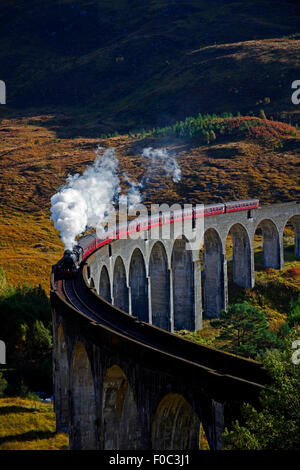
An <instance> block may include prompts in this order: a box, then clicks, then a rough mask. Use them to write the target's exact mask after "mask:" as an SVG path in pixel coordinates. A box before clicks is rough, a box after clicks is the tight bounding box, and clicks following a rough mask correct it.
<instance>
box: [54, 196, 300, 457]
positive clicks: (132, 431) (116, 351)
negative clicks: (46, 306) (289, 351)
mask: <svg viewBox="0 0 300 470" xmlns="http://www.w3.org/2000/svg"><path fill="white" fill-rule="evenodd" d="M299 207H300V206H299V204H297V203H286V204H276V205H271V206H262V207H261V208H260V209H257V210H253V212H252V214H249V213H248V212H246V211H245V212H239V213H233V214H223V215H218V216H211V217H207V220H205V227H204V250H203V251H204V255H203V260H202V259H201V257H200V253H199V249H198V250H193V251H190V250H186V243H187V240H186V239H185V238H182V239H176V238H175V239H170V240H164V239H159V240H152V239H148V240H147V239H146V240H142V239H138V240H130V239H129V240H117V241H115V242H113V243H112V244H110V246H104V247H103V248H101V249H99V250H97V251H95V252H94V253H93V254H92V255H91V256H90V257H89V258H88V260H87V261H86V263H85V266H84V267H83V268H82V270H81V271H80V273H79V276H78V279H77V280H76V281H75V282H74V281H68V282H66V285H64V284H62V282H64V281H61V280H59V279H58V278H56V277H55V275H54V273H53V274H52V289H51V303H52V311H53V328H54V355H53V359H54V360H53V367H54V378H55V383H54V385H55V411H56V419H57V430H58V431H68V432H69V435H70V448H71V449H104V450H105V449H106V450H111V449H119V450H126V449H131V450H132V449H155V450H187V449H199V446H200V444H199V442H200V430H201V429H202V430H203V431H204V432H205V434H206V437H207V440H208V443H209V446H210V448H211V449H220V448H221V447H222V432H223V431H224V427H225V426H226V425H228V424H229V423H230V422H231V420H232V419H233V418H234V417H236V416H238V410H239V408H240V405H241V403H242V402H244V401H246V400H249V401H251V402H256V400H257V396H258V392H259V391H260V390H261V388H262V387H263V385H264V384H265V382H266V380H267V379H266V376H265V372H264V370H263V368H262V366H261V364H259V363H257V362H255V361H251V360H247V359H244V358H239V357H238V356H234V355H230V354H226V353H223V352H221V351H216V350H214V349H213V348H207V347H204V346H200V345H197V344H194V343H190V342H188V341H186V340H184V339H182V338H179V337H176V336H174V335H173V334H171V333H170V332H172V331H174V330H176V329H183V328H184V329H189V330H197V329H200V328H201V326H202V310H203V308H204V312H205V314H206V315H207V316H208V317H217V316H218V315H219V313H220V310H221V309H224V308H226V306H227V297H228V295H227V261H226V251H225V249H226V240H227V237H228V235H231V237H232V242H233V260H232V261H233V281H234V282H235V283H236V284H237V285H239V286H241V287H244V288H252V287H253V286H254V282H255V278H254V246H253V245H254V235H255V233H256V232H257V229H258V228H260V229H261V232H262V236H263V260H264V265H265V266H267V267H272V268H275V269H281V268H282V267H283V263H284V259H283V231H284V229H285V227H286V225H287V224H288V223H290V224H292V226H293V228H294V234H295V256H296V258H300V210H299ZM201 267H202V269H201ZM201 278H202V280H201ZM71 282H72V283H73V284H72V286H71ZM64 289H65V290H64ZM68 289H69V295H67V296H66V295H64V292H67V291H68ZM202 290H203V293H202ZM202 299H204V301H203V302H202ZM202 303H203V304H204V305H203V306H202ZM91 312H94V313H93V314H91ZM125 312H128V313H127V314H126V313H125ZM163 330H167V331H163Z"/></svg>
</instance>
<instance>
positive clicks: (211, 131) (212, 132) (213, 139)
mask: <svg viewBox="0 0 300 470" xmlns="http://www.w3.org/2000/svg"><path fill="white" fill-rule="evenodd" d="M209 137H210V141H211V142H214V141H215V140H216V138H217V137H216V134H215V132H214V131H213V130H212V129H211V130H210V131H209Z"/></svg>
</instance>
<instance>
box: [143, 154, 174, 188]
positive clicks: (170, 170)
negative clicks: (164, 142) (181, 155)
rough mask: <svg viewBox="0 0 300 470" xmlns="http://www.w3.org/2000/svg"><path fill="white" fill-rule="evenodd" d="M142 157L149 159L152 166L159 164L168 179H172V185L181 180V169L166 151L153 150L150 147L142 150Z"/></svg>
mask: <svg viewBox="0 0 300 470" xmlns="http://www.w3.org/2000/svg"><path fill="white" fill-rule="evenodd" d="M142 155H143V157H146V158H149V159H150V161H151V164H152V165H155V164H156V163H157V162H160V163H161V164H162V166H163V168H164V170H165V172H166V174H167V176H168V177H172V179H173V181H174V183H178V181H180V180H181V169H180V167H179V165H178V163H177V161H176V160H175V158H174V157H171V156H170V155H169V154H168V151H167V149H165V148H162V149H153V148H152V147H148V148H145V149H144V150H143V154H142Z"/></svg>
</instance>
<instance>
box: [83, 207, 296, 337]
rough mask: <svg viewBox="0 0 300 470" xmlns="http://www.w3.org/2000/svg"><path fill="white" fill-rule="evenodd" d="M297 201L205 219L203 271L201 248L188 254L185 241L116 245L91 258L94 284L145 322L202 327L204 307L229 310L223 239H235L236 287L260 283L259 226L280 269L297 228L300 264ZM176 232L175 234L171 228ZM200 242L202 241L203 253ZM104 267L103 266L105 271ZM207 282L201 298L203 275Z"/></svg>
mask: <svg viewBox="0 0 300 470" xmlns="http://www.w3.org/2000/svg"><path fill="white" fill-rule="evenodd" d="M299 207H300V206H299V204H297V203H286V204H274V205H270V206H261V207H260V208H259V209H256V210H253V211H251V212H250V213H249V212H248V211H243V212H235V213H228V214H222V215H216V216H210V217H207V218H205V221H204V222H205V223H204V233H203V235H202V242H203V244H204V266H203V270H202V271H201V262H200V256H199V250H198V249H195V246H193V250H186V244H187V243H188V241H189V240H188V239H187V238H185V237H184V236H183V237H178V236H177V238H176V239H171V240H165V239H158V240H151V239H146V240H144V239H136V240H132V239H129V240H117V241H115V242H114V243H113V244H112V246H111V249H110V252H109V250H108V249H107V247H104V249H103V250H102V249H101V250H98V251H97V252H96V253H95V254H94V255H92V257H91V261H90V272H91V279H93V282H94V283H95V285H96V286H97V285H98V286H99V288H98V293H99V294H100V295H102V296H103V297H104V298H105V299H106V300H108V301H109V298H110V294H109V285H110V286H111V287H110V289H111V292H113V304H114V305H116V306H118V307H119V308H121V309H123V310H125V311H127V312H129V313H131V314H134V315H135V316H137V317H138V318H139V320H141V321H146V322H150V323H152V324H154V325H156V326H159V327H161V328H164V329H167V330H169V331H174V330H177V329H190V330H197V329H199V328H201V326H202V310H204V313H205V315H206V316H207V317H212V318H213V317H217V316H218V315H219V313H220V311H221V310H222V309H226V308H227V302H228V293H227V284H228V279H227V260H226V239H227V237H228V235H231V237H232V241H233V282H234V283H235V284H237V285H238V286H240V287H243V288H253V287H254V284H255V271H254V247H253V240H254V236H255V233H256V232H257V230H258V229H260V230H261V232H262V236H263V263H264V266H266V267H272V268H275V269H281V268H282V267H283V264H284V259H283V242H282V238H283V231H284V228H285V226H286V224H287V223H288V222H290V223H291V224H292V225H293V227H294V232H295V256H296V258H298V259H300V215H299ZM173 232H175V233H176V230H175V229H174V231H173ZM200 245H201V241H200V240H199V249H200ZM104 266H105V268H104ZM202 277H203V282H202V284H203V289H204V292H203V300H204V305H202V300H201V299H202V293H201V278H202Z"/></svg>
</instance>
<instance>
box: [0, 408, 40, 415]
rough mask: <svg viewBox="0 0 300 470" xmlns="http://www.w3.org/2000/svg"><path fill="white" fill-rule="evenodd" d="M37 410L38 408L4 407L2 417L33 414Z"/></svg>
mask: <svg viewBox="0 0 300 470" xmlns="http://www.w3.org/2000/svg"><path fill="white" fill-rule="evenodd" d="M34 411H38V410H36V408H26V407H25V406H17V405H12V406H4V407H1V408H0V416H1V415H9V414H10V413H32V412H34Z"/></svg>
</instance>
